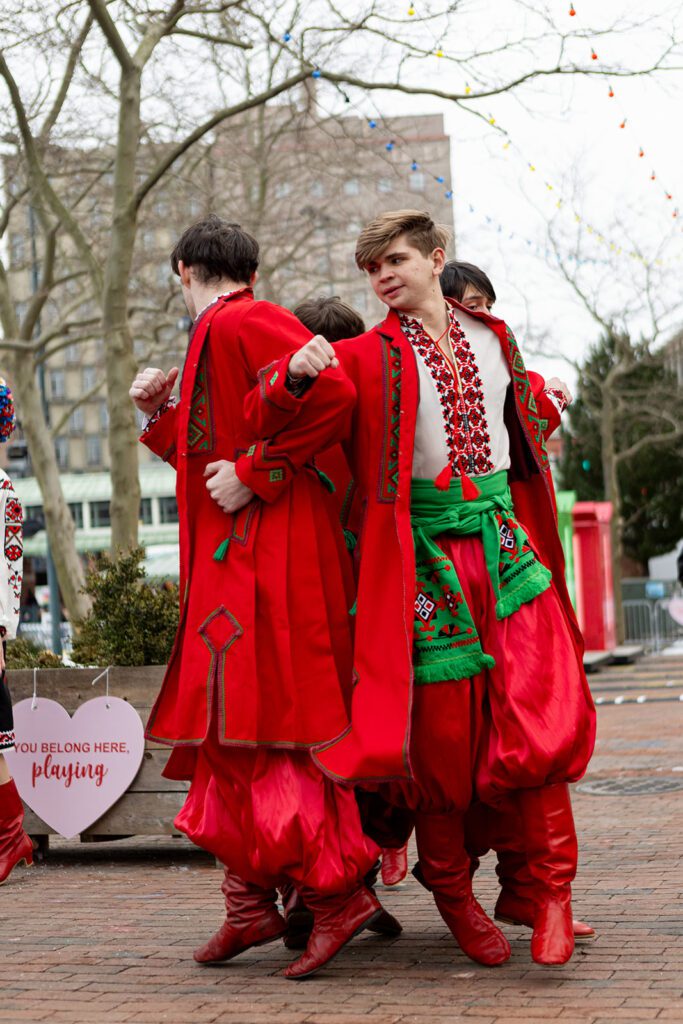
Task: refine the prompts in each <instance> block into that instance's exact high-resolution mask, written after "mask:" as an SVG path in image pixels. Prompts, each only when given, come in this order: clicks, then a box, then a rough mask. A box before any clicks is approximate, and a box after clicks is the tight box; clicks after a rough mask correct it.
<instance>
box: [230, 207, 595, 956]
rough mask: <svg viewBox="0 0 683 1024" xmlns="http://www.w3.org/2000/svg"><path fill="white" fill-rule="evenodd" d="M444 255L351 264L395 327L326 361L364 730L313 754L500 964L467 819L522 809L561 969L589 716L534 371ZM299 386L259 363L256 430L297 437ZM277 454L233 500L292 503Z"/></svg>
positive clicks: (357, 715) (251, 464)
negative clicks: (402, 830) (393, 832)
mask: <svg viewBox="0 0 683 1024" xmlns="http://www.w3.org/2000/svg"><path fill="white" fill-rule="evenodd" d="M446 240H447V233H446V232H445V231H444V230H443V229H440V228H438V227H437V226H436V225H435V224H434V223H433V221H432V220H431V218H430V217H429V215H428V214H425V213H422V212H420V211H412V210H401V211H396V212H392V213H385V214H382V215H381V216H379V217H377V218H376V219H375V220H374V221H372V222H371V223H370V224H369V225H368V226H367V228H365V229H364V231H362V232H361V235H360V237H359V240H358V244H357V247H356V262H357V264H358V266H359V267H360V268H361V269H364V270H366V272H367V273H368V276H369V279H370V282H371V284H372V287H373V289H374V291H375V293H376V295H377V296H378V297H379V298H380V299H381V300H382V301H383V302H384V303H385V304H386V306H387V307H388V315H387V317H386V319H385V320H384V321H383V322H382V323H381V324H379V325H378V326H377V327H375V328H373V329H372V330H370V331H368V332H367V333H366V334H365V335H363V336H361V337H360V338H356V339H353V340H350V341H344V342H340V343H339V344H337V345H335V346H334V349H333V350H332V349H331V348H330V351H333V353H334V361H335V362H336V360H338V361H339V363H340V364H341V367H342V368H343V370H344V371H345V372H346V374H347V375H348V377H349V379H350V381H351V382H352V384H353V387H354V388H355V408H354V414H353V419H352V423H351V429H350V430H347V432H346V434H345V435H343V434H340V435H339V437H345V439H346V443H347V448H348V452H349V457H350V462H351V467H352V470H353V474H354V479H355V482H356V484H357V486H358V488H359V491H360V493H361V496H362V499H363V501H364V502H365V518H364V523H363V529H362V533H361V537H360V541H359V546H360V568H359V578H358V596H357V604H356V608H357V615H356V630H355V650H354V668H355V675H356V679H357V682H356V686H355V688H354V692H353V703H352V716H351V728H350V729H347V730H345V731H344V732H343V733H342V734H340V736H339V737H338V738H337V739H335V740H333V741H331V742H330V743H327V744H323V745H321V747H319V748H318V749H317V751H316V752H315V754H314V757H315V759H316V761H317V762H318V763H319V764H320V765H321V766H322V768H323V769H324V771H325V772H327V773H328V774H329V775H330V776H331V777H332V778H337V779H342V780H346V781H349V782H354V783H363V784H364V785H365V786H374V787H378V788H379V789H380V790H381V792H382V793H383V795H384V796H385V797H386V798H387V799H389V800H391V801H393V802H394V803H396V804H397V805H399V806H403V807H406V808H408V809H410V810H411V811H412V812H413V813H414V816H415V831H416V840H417V846H418V855H419V869H418V873H419V876H420V878H421V880H422V881H423V882H424V884H425V886H426V887H427V888H429V889H430V890H431V891H432V893H433V895H434V899H435V902H436V905H437V907H438V909H439V911H440V913H441V915H442V917H443V918H444V920H445V921H446V923H447V924H448V926H449V928H450V929H451V931H452V933H453V935H454V936H455V938H456V940H457V941H458V943H459V944H460V946H461V948H462V949H463V950H464V951H465V952H466V953H467V954H468V955H469V956H470V957H472V958H473V959H475V960H478V961H479V962H481V963H485V964H489V965H494V964H499V963H502V962H503V961H504V960H506V959H507V958H508V957H509V955H510V948H509V945H508V943H507V941H506V939H505V937H504V936H503V935H502V933H501V932H500V931H499V930H498V929H497V928H496V927H495V925H494V924H493V922H492V921H490V920H489V918H488V917H487V916H486V915H485V914H484V912H483V910H482V909H481V907H480V906H479V905H478V903H477V902H476V901H475V900H474V898H473V895H472V890H471V882H470V874H469V858H468V857H467V854H466V852H465V848H464V841H463V817H464V813H465V811H466V809H467V808H468V807H469V805H470V803H471V801H472V796H473V792H475V791H476V793H477V795H478V796H479V798H480V799H481V800H483V801H484V802H485V803H489V804H493V805H495V803H496V801H497V800H499V799H500V798H501V797H509V796H510V795H512V794H514V797H515V800H516V802H517V806H518V808H519V813H520V817H521V821H522V827H523V830H524V845H525V849H526V851H527V859H528V864H529V870H530V871H531V873H532V875H533V877H534V879H535V880H536V882H537V895H538V902H537V904H536V908H535V913H534V932H533V936H532V943H531V952H532V956H533V958H534V959H535V960H536V961H537V962H539V963H546V964H558V963H564V962H566V960H568V959H569V957H570V956H571V954H572V951H573V947H574V935H573V927H572V914H571V881H572V879H573V878H574V875H575V871H576V861H577V842H576V833H575V830H574V823H573V818H572V813H571V803H570V799H569V791H568V787H567V783H568V782H570V781H574V780H576V779H578V778H580V777H581V776H582V775H583V773H584V771H585V769H586V766H587V764H588V761H589V758H590V755H591V753H592V750H593V744H594V735H595V711H594V707H593V703H592V700H591V697H590V692H589V690H588V686H587V683H586V679H585V675H584V673H583V667H582V658H581V655H582V641H581V637H580V633H579V630H578V626H577V624H576V620H575V617H574V613H573V610H572V608H571V604H570V602H569V598H568V594H567V590H566V585H565V582H564V573H563V569H564V560H563V555H562V549H561V545H560V541H559V536H558V533H557V525H556V513H555V502H554V492H553V486H552V479H551V477H550V471H549V465H548V457H547V452H546V449H545V444H544V440H543V434H542V425H541V422H540V417H539V414H538V410H537V406H536V402H535V399H534V396H533V392H532V389H531V386H530V382H529V378H528V375H527V373H526V370H525V368H524V363H523V360H522V357H521V354H520V353H519V350H518V348H517V344H516V342H515V339H514V337H513V335H512V332H511V331H510V330H509V328H507V327H506V325H505V324H504V323H503V321H501V320H499V319H497V318H495V317H493V316H490V315H488V314H482V313H468V312H467V311H466V310H465V309H464V308H462V307H459V306H458V305H457V304H456V303H454V302H452V301H450V302H448V301H444V297H443V295H442V293H441V288H440V285H439V276H440V274H441V272H442V270H443V266H444V262H445V252H444V246H445V243H446ZM330 358H332V357H330ZM287 372H289V373H290V375H291V377H296V376H297V370H296V366H292V365H291V364H290V360H289V358H287V357H286V358H284V359H283V360H281V361H280V363H279V364H277V365H275V366H269V367H267V368H265V369H264V370H263V371H262V373H261V375H260V377H261V380H260V386H259V388H257V389H254V391H253V392H252V395H251V396H250V397H249V399H248V401H247V404H246V408H247V409H248V410H249V412H250V415H251V416H252V420H253V422H254V423H255V424H257V425H258V429H259V431H260V432H263V429H264V427H265V426H266V424H267V419H268V414H269V413H271V412H273V423H277V424H278V426H277V429H278V430H281V429H282V416H281V415H280V413H279V410H278V409H277V406H278V403H279V404H280V405H282V404H283V403H284V395H285V394H286V393H287ZM324 376H325V374H322V375H321V377H322V378H324ZM316 387H317V384H316V385H315V386H314V387H311V388H310V389H309V391H308V398H309V399H310V397H311V396H312V395H313V394H314V392H315V388H316ZM256 407H258V408H256ZM300 415H301V412H298V413H296V412H295V413H294V415H293V418H292V429H293V430H294V431H296V429H297V426H296V424H297V418H296V417H297V416H300ZM298 429H300V427H299V428H298ZM293 436H294V437H295V436H296V434H294V435H293ZM287 441H288V437H287V432H281V433H279V434H278V444H279V445H282V446H283V447H286V445H287ZM263 451H264V449H263V443H262V444H261V445H256V446H255V448H254V450H253V453H252V454H251V455H249V456H247V458H246V459H241V460H240V461H239V462H238V463H237V465H236V466H234V467H233V468H232V469H230V468H229V467H227V466H226V467H225V473H224V476H223V479H222V481H221V493H220V499H221V501H222V503H223V507H225V508H229V509H232V510H234V509H236V508H239V507H242V506H244V505H247V504H248V503H249V502H250V499H251V498H252V497H253V495H254V494H256V495H258V496H259V497H260V498H261V499H262V500H263V502H264V503H266V504H267V503H269V502H270V501H273V500H274V499H275V498H276V497H279V494H280V488H279V487H273V486H272V485H271V484H270V483H269V481H268V480H267V479H266V478H265V477H264V474H263ZM522 524H524V525H522Z"/></svg>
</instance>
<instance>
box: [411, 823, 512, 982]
mask: <svg viewBox="0 0 683 1024" xmlns="http://www.w3.org/2000/svg"><path fill="white" fill-rule="evenodd" d="M415 837H416V839H417V852H418V855H419V858H420V861H419V865H418V866H417V870H414V872H413V874H414V875H415V877H416V878H417V879H418V881H420V882H422V884H423V885H424V886H425V888H427V889H429V890H430V891H431V893H432V895H433V897H434V902H435V903H436V906H437V909H438V911H439V913H440V914H441V916H442V918H443V919H444V921H445V922H446V924H447V925H448V927H449V928H450V930H451V933H452V934H453V936H454V938H455V941H456V942H457V943H458V945H459V946H460V948H461V949H462V951H463V953H465V954H466V955H467V956H468V957H469V958H470V959H471V960H476V961H477V963H480V964H485V965H486V966H487V967H495V966H497V965H498V964H502V963H505V961H506V960H509V958H510V944H509V942H508V941H507V939H506V938H505V936H504V935H503V933H502V932H501V931H500V929H499V928H496V926H495V924H494V923H493V921H492V920H491V919H490V918H489V917H487V915H486V914H485V913H484V911H483V910H482V908H481V907H480V906H479V904H478V903H477V901H476V900H475V898H474V895H473V893H472V881H471V878H470V858H469V857H468V856H467V853H466V852H465V848H464V845H463V821H462V815H460V814H418V815H417V816H416V819H415Z"/></svg>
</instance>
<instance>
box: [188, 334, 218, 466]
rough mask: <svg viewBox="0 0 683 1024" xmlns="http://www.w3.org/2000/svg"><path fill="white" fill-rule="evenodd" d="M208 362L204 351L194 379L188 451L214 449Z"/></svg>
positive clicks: (199, 451)
mask: <svg viewBox="0 0 683 1024" xmlns="http://www.w3.org/2000/svg"><path fill="white" fill-rule="evenodd" d="M207 362H208V359H207V354H206V352H203V353H202V357H201V360H200V363H199V366H198V367H197V376H196V377H195V380H194V389H193V391H192V402H191V404H190V420H189V423H188V426H187V447H188V451H191V452H198V453H202V454H204V453H206V452H211V451H213V447H214V441H215V435H214V428H213V418H212V415H211V398H210V394H209V380H208V373H207Z"/></svg>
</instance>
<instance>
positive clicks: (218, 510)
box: [130, 217, 400, 976]
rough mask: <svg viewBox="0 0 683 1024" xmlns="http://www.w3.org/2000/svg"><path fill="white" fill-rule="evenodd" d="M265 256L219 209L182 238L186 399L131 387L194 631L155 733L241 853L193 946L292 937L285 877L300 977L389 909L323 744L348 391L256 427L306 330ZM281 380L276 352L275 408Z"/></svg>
mask: <svg viewBox="0 0 683 1024" xmlns="http://www.w3.org/2000/svg"><path fill="white" fill-rule="evenodd" d="M258 257H259V251H258V244H257V242H256V240H255V239H253V238H252V237H251V236H250V235H249V234H248V233H247V232H246V231H244V230H243V229H242V228H240V226H239V225H237V224H230V223H227V222H225V221H222V220H220V218H217V217H210V218H208V219H206V220H204V221H200V222H199V223H197V224H195V225H193V226H192V227H191V228H189V229H188V230H187V231H186V232H185V233H184V234H183V236H182V237H181V238H180V240H179V241H178V243H177V244H176V246H175V248H174V250H173V253H172V257H171V264H172V267H173V269H174V271H175V273H176V274H177V275H178V276H179V278H180V283H181V286H182V290H183V296H184V299H185V303H186V306H187V309H188V311H189V313H190V316H191V317H192V319H193V324H192V329H191V332H190V339H189V344H188V350H187V356H186V360H185V369H184V373H183V378H182V382H181V385H180V398H179V401H178V402H177V403H176V402H175V401H174V400H173V399H172V398H171V392H172V390H173V386H174V384H175V381H176V379H177V376H178V370H177V368H173V369H172V370H171V371H170V372H169V373H168V374H166V373H164V372H163V371H162V370H160V369H158V368H155V367H148V368H146V369H145V370H143V371H142V372H141V373H140V374H139V375H138V377H137V378H136V380H135V381H134V383H133V385H132V387H131V392H130V394H131V397H132V399H133V401H134V402H135V404H136V405H137V407H138V408H139V409H140V410H141V411H142V412H143V413H145V414H146V416H148V417H149V420H148V422H147V424H146V426H145V428H144V430H143V434H142V438H141V439H142V441H143V442H144V443H145V444H146V445H147V446H148V447H149V448H150V449H151V450H152V451H154V452H156V453H157V454H158V455H160V456H161V457H162V458H164V459H165V460H166V461H168V462H170V463H171V464H172V465H174V466H175V467H176V470H177V474H178V479H177V498H178V510H179V520H180V565H181V570H180V572H181V578H180V594H181V609H180V625H179V628H178V635H177V638H176V643H175V646H174V649H173V652H172V655H171V659H170V662H169V665H168V669H167V672H166V676H165V679H164V683H163V687H162V690H161V693H160V695H159V698H158V699H157V701H156V704H155V706H154V708H153V709H152V713H151V715H150V718H149V723H148V726H147V736H148V737H149V738H150V739H153V740H155V741H156V742H160V743H164V744H168V745H171V746H172V747H173V752H172V754H171V757H170V759H169V764H168V767H167V769H166V772H165V774H167V775H169V776H170V777H173V778H187V779H190V780H191V786H190V791H189V793H188V796H187V800H186V802H185V805H184V807H183V809H182V811H181V812H180V814H179V815H178V817H177V819H176V826H177V827H178V828H179V829H180V830H181V831H182V832H184V833H185V834H186V835H187V836H189V838H190V839H192V841H193V842H195V843H197V844H198V845H199V846H202V847H203V848H204V849H207V850H209V851H211V853H213V854H214V855H215V856H216V857H218V858H219V859H220V860H221V861H222V863H223V864H225V865H226V872H225V881H224V884H223V891H224V894H225V896H226V919H225V921H224V923H223V925H222V927H221V928H220V929H219V931H218V932H217V933H216V934H215V935H214V936H213V937H212V938H211V939H210V940H209V941H208V942H207V943H206V944H205V945H204V946H203V947H201V948H200V949H198V950H197V951H196V952H195V954H194V956H195V959H196V960H198V961H200V962H202V963H216V962H219V961H225V960H229V959H231V958H232V957H234V956H236V955H238V954H239V953H241V952H243V951H244V950H246V949H249V948H250V947H252V946H256V945H261V944H263V943H266V942H270V941H273V940H274V939H277V938H279V937H280V936H282V935H283V934H284V932H285V922H284V921H283V919H282V917H281V915H280V914H279V912H278V910H277V908H276V902H275V901H276V887H277V886H279V885H283V884H291V885H294V886H296V887H297V888H298V889H299V890H300V891H301V894H302V896H303V898H304V899H305V902H306V905H307V906H308V907H309V908H310V909H311V910H312V912H313V916H314V926H313V931H312V934H311V936H310V939H309V941H308V948H307V951H306V954H304V956H305V958H306V959H305V964H304V967H303V969H301V970H300V971H299V972H298V974H290V975H289V976H308V975H310V974H312V973H314V972H315V971H316V970H318V969H319V968H320V967H322V966H323V965H324V964H325V963H327V961H328V960H330V959H331V958H332V957H333V956H334V955H335V954H336V953H337V952H338V951H339V950H340V949H341V947H342V946H343V945H344V944H345V943H346V942H347V941H348V940H349V939H351V938H352V937H353V936H354V935H355V934H356V933H357V932H358V931H360V930H361V929H363V928H365V927H368V926H370V927H372V926H373V924H374V922H375V921H376V920H377V919H378V918H379V917H380V915H381V907H380V904H379V903H378V901H377V899H376V897H375V895H374V893H372V892H371V891H370V890H369V889H368V887H367V886H366V885H365V883H364V876H365V874H366V872H367V871H368V870H369V869H370V868H371V867H372V865H373V864H374V863H375V861H376V859H377V856H378V852H379V851H378V848H377V847H376V846H375V844H374V843H373V842H372V840H370V839H369V838H368V837H367V836H365V835H364V834H363V830H362V828H361V823H360V817H359V812H358V807H357V804H356V800H355V797H354V794H353V791H352V790H350V789H346V788H343V787H341V786H339V785H337V784H336V783H334V782H332V781H331V780H330V779H329V778H327V777H326V776H325V775H324V774H323V773H322V772H321V771H320V769H319V767H318V766H316V764H315V763H314V761H313V760H312V758H311V755H310V751H311V748H312V747H313V746H315V745H318V744H320V743H323V742H326V741H328V740H330V739H332V738H334V737H335V736H336V735H338V733H339V732H340V731H343V730H344V729H346V728H348V724H349V706H350V696H351V695H350V689H351V682H352V672H351V668H352V666H351V634H350V625H349V616H348V609H349V608H350V606H351V603H352V601H353V583H352V578H351V567H350V565H349V564H348V558H347V556H346V552H345V550H344V546H343V539H342V536H341V532H340V531H339V529H338V526H337V523H336V521H335V511H334V507H333V506H332V505H331V504H330V500H329V495H328V493H327V490H326V488H325V486H324V485H323V483H322V482H321V480H320V476H319V474H318V473H317V472H316V471H315V468H314V467H312V466H311V461H310V460H311V458H312V456H313V454H314V453H315V452H316V451H318V450H320V449H324V448H325V447H326V446H327V445H328V444H329V443H331V441H332V440H333V438H334V436H335V435H336V433H337V432H339V431H341V432H344V430H345V421H346V420H347V419H348V417H349V415H350V412H351V408H352V405H353V386H352V385H351V384H350V382H349V381H348V379H347V378H346V377H345V376H344V375H343V374H342V373H341V372H340V371H338V370H335V369H334V368H331V369H329V370H328V372H327V373H326V374H325V376H324V377H323V378H321V379H320V380H319V381H318V382H317V384H316V388H315V392H316V393H315V394H311V395H310V396H308V397H307V401H306V404H305V407H303V408H300V409H299V408H298V407H299V406H300V405H301V404H302V400H301V399H300V398H297V397H294V396H293V395H292V394H291V393H290V392H285V393H283V394H282V395H281V396H280V398H279V399H278V400H277V404H276V405H275V406H274V407H273V408H274V410H275V411H276V412H277V413H279V414H280V415H282V414H284V413H285V412H288V413H290V414H291V413H292V412H293V411H296V412H297V413H299V412H300V416H298V419H297V424H296V426H295V427H294V428H293V430H292V431H291V432H290V433H289V434H288V439H287V441H288V443H287V450H286V452H285V451H284V450H283V449H282V448H281V446H280V445H279V444H278V443H277V441H276V440H273V441H269V442H260V441H258V440H255V438H254V436H253V434H252V433H251V432H250V431H249V430H248V428H247V425H246V422H245V418H244V414H243V411H242V407H243V401H244V397H245V395H246V394H247V393H248V392H249V391H250V389H251V388H253V386H254V384H255V382H256V381H257V374H258V371H259V369H260V368H261V367H263V366H264V365H265V364H268V363H270V364H273V362H274V361H276V360H280V359H281V358H282V356H283V355H284V354H285V353H286V352H291V350H292V348H297V347H298V346H300V345H302V344H303V343H304V342H306V341H308V339H309V338H310V334H309V332H308V331H306V329H305V328H304V327H303V326H302V325H301V324H300V323H299V321H298V320H297V319H296V318H295V317H294V316H293V315H292V314H291V313H289V312H288V311H287V310H284V309H282V308H281V307H279V306H275V305H273V304H272V303H269V302H256V301H255V300H254V296H253V292H252V285H253V283H254V280H255V278H256V272H257V267H258ZM328 350H329V346H328V345H327V343H326V342H325V341H324V340H323V339H318V340H317V341H314V344H309V345H308V346H307V348H306V350H305V351H304V352H303V353H302V356H301V358H300V359H299V360H298V361H297V366H296V369H297V374H298V375H299V377H300V378H304V377H305V376H306V374H307V373H309V372H310V373H314V372H315V373H317V372H319V371H320V369H322V368H325V367H330V366H331V364H332V362H333V360H332V358H331V357H330V356H329V351H328ZM277 382H278V370H277V369H276V367H275V366H273V370H272V373H269V374H266V377H265V379H264V381H263V386H264V391H263V398H264V401H265V402H267V403H268V402H269V401H270V398H269V395H270V393H271V391H273V389H274V388H275V387H276V384H277ZM318 388H320V392H319V393H318ZM235 464H236V465H237V468H238V470H239V469H241V468H242V467H245V468H246V467H248V468H249V471H250V472H251V473H252V474H254V476H255V477H258V478H263V480H266V481H268V486H269V488H270V489H271V490H270V498H271V500H270V501H269V503H268V504H262V503H260V502H253V501H251V498H252V496H253V492H252V491H251V490H250V489H249V488H247V487H246V486H245V485H243V484H241V483H240V481H239V478H238V477H237V476H236V475H235ZM231 488H232V489H233V490H234V489H236V490H237V493H238V494H239V496H240V500H241V502H242V505H243V506H244V508H243V511H242V512H240V513H237V514H232V513H231V512H230V510H229V508H228V506H227V500H226V495H227V494H229V493H231ZM278 489H279V490H280V492H281V499H280V500H278V499H277V498H276V495H275V491H276V490H278ZM395 924H396V926H397V928H398V930H400V926H399V925H398V924H397V922H395Z"/></svg>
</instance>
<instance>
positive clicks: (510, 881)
mask: <svg viewBox="0 0 683 1024" xmlns="http://www.w3.org/2000/svg"><path fill="white" fill-rule="evenodd" d="M496 873H497V875H498V878H499V880H500V885H501V889H500V894H499V896H498V900H497V902H496V907H495V910H494V912H493V916H494V918H495V920H496V921H504V922H505V923H506V924H514V925H520V926H524V927H525V928H533V927H534V917H535V916H536V895H535V892H536V888H535V887H536V882H535V881H534V877H533V875H532V874H531V872H530V871H529V866H528V864H527V859H526V854H524V853H520V852H518V851H516V850H498V864H497V866H496ZM572 927H573V929H574V942H576V943H580V942H592V941H593V939H594V938H595V928H591V926H590V925H589V924H586V922H585V921H579V920H578V919H577V918H574V919H573V921H572Z"/></svg>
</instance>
